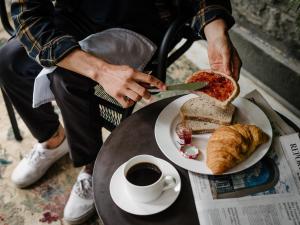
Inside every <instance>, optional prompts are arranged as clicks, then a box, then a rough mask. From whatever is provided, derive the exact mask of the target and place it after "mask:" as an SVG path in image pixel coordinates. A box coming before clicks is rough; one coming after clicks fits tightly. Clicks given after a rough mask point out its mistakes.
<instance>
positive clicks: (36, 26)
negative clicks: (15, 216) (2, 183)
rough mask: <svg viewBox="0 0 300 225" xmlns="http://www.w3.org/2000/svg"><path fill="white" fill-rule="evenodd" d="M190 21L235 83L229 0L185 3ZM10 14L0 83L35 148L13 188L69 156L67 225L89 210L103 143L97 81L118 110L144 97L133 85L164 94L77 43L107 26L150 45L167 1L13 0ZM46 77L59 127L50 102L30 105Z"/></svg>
mask: <svg viewBox="0 0 300 225" xmlns="http://www.w3.org/2000/svg"><path fill="white" fill-rule="evenodd" d="M184 2H185V3H188V4H190V5H189V6H190V7H191V8H192V10H191V15H190V16H191V17H192V16H195V32H197V34H198V35H201V36H202V37H203V38H206V39H207V41H208V56H209V62H210V65H211V68H212V69H213V70H218V71H221V72H224V73H226V74H229V75H232V76H234V78H235V79H238V76H239V71H240V67H241V61H240V59H239V56H238V53H237V51H236V50H235V48H234V47H233V45H232V43H231V41H230V38H229V36H228V29H229V28H230V27H231V26H232V25H233V24H234V19H233V18H232V16H231V14H230V13H231V6H230V2H229V0H227V1H225V0H215V1H209V0H201V1H199V0H184ZM11 13H12V17H13V20H14V23H15V27H16V32H17V35H16V37H13V38H12V39H10V40H9V41H8V42H7V44H6V45H5V46H4V47H2V48H1V49H0V55H1V57H0V81H1V85H2V86H3V88H4V90H5V92H6V93H7V95H8V96H9V98H10V99H11V101H12V103H13V105H14V107H15V109H16V110H17V111H18V113H19V114H20V116H21V118H22V119H23V120H24V122H25V124H26V125H27V127H28V128H29V130H30V132H31V133H32V135H33V136H34V137H35V138H36V140H37V142H38V143H37V144H36V145H35V146H34V147H33V149H32V151H31V152H30V154H29V155H28V156H27V157H25V158H24V159H22V160H21V162H20V163H19V165H18V166H17V167H16V168H15V170H14V172H13V174H12V181H13V182H14V183H15V184H16V185H17V186H18V187H20V188H23V187H27V186H29V185H31V184H33V183H34V182H36V181H37V180H38V179H39V178H41V177H42V176H43V175H44V174H45V172H46V171H47V169H48V168H49V167H50V166H51V165H52V164H53V163H54V162H55V161H57V160H58V159H59V158H61V157H62V156H64V155H65V154H67V153H68V152H69V153H70V157H71V159H72V161H73V163H74V166H75V167H81V166H84V169H83V170H82V171H81V172H80V174H79V176H78V178H77V181H76V183H75V185H74V187H73V189H72V191H71V194H70V198H69V200H68V202H67V204H66V206H65V210H64V218H65V220H67V221H68V222H70V223H78V222H83V221H84V220H86V219H87V218H88V217H89V216H90V215H91V213H92V212H93V211H94V202H93V197H92V196H93V195H92V180H91V174H92V170H93V163H94V161H95V159H96V156H97V153H98V151H99V150H100V148H101V145H102V138H101V123H100V122H99V115H100V113H99V105H98V103H97V99H96V97H95V96H94V94H93V93H94V92H93V88H94V86H95V85H97V84H100V85H101V86H103V88H104V89H105V91H106V92H107V93H108V94H109V95H111V96H112V97H114V98H115V99H116V100H117V101H118V102H119V103H120V104H121V105H122V106H123V107H125V108H126V107H130V106H132V105H133V104H134V103H135V102H137V101H139V100H140V99H142V98H145V99H149V98H150V96H151V95H150V94H149V92H148V91H147V90H146V89H145V88H144V87H143V86H142V85H141V84H140V83H141V82H144V83H148V84H150V85H153V86H155V87H157V88H160V89H164V88H165V85H164V83H163V82H162V81H160V80H158V79H157V78H155V76H151V75H147V74H144V73H142V72H140V71H137V70H135V69H133V68H131V67H129V66H128V65H112V64H109V63H107V62H105V61H104V60H102V59H100V58H97V57H95V56H93V55H91V54H89V53H86V52H84V51H82V50H81V49H80V46H79V44H78V41H80V40H82V39H84V38H85V37H87V36H89V35H90V34H93V33H97V32H101V31H103V30H105V29H108V28H114V27H121V28H127V29H129V30H133V31H135V32H137V33H140V34H142V35H144V36H146V37H148V38H149V39H150V40H152V41H153V42H154V43H156V44H157V46H159V45H160V43H161V41H162V38H163V36H164V34H165V31H166V29H167V28H168V26H169V24H170V23H171V22H172V20H173V19H174V18H175V17H176V10H174V6H173V4H172V1H171V0H150V1H141V0H101V1H94V0H86V1H80V0H57V1H55V5H53V3H52V1H51V0H30V1H29V0H23V1H19V0H14V1H12V6H11ZM51 66H58V68H57V69H56V70H55V72H53V73H51V74H50V75H49V80H50V84H51V85H50V87H51V90H52V92H53V94H54V96H55V99H56V102H57V105H58V107H59V108H60V110H61V114H62V118H63V121H64V128H63V126H62V125H61V124H60V123H59V120H58V116H57V115H56V114H55V113H54V110H53V107H52V105H51V103H46V104H43V105H41V106H40V107H38V108H32V94H33V85H34V79H35V78H36V76H37V75H38V73H39V72H40V71H41V69H42V68H43V67H51Z"/></svg>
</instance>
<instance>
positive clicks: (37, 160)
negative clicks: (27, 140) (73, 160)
mask: <svg viewBox="0 0 300 225" xmlns="http://www.w3.org/2000/svg"><path fill="white" fill-rule="evenodd" d="M68 150H69V147H68V144H67V139H66V138H65V140H64V141H63V142H62V143H61V144H60V145H59V146H58V147H57V148H56V149H51V150H49V149H46V148H45V147H44V146H43V144H40V143H37V144H35V146H34V147H33V149H32V150H31V152H30V153H29V154H28V155H26V156H25V157H24V158H23V159H22V160H21V162H20V163H19V164H18V166H17V167H16V168H15V169H14V171H13V173H12V175H11V180H12V181H13V183H15V185H16V186H17V187H19V188H24V187H27V186H29V185H31V184H33V183H34V182H36V181H37V180H38V179H40V178H41V177H42V176H43V175H44V174H45V173H46V171H47V170H48V168H49V167H50V166H51V165H52V164H53V163H54V162H55V161H57V160H58V159H60V158H61V157H62V156H64V155H65V154H67V153H68Z"/></svg>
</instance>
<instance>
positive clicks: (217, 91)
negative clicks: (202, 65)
mask: <svg viewBox="0 0 300 225" xmlns="http://www.w3.org/2000/svg"><path fill="white" fill-rule="evenodd" d="M200 81H202V82H208V85H207V86H206V87H204V88H202V89H201V90H199V91H195V92H194V93H195V94H198V95H204V96H205V98H207V99H208V100H210V101H211V102H212V104H214V105H216V106H219V107H221V108H226V107H227V105H228V104H229V103H230V102H232V101H233V100H234V99H235V98H236V96H237V95H238V94H239V92H240V91H239V85H238V83H237V82H236V81H235V80H234V79H233V78H232V77H231V76H228V75H226V74H223V73H220V72H213V71H210V70H200V71H197V72H196V73H194V74H192V75H191V76H189V77H188V78H187V79H186V83H192V82H200Z"/></svg>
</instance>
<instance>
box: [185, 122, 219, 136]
mask: <svg viewBox="0 0 300 225" xmlns="http://www.w3.org/2000/svg"><path fill="white" fill-rule="evenodd" d="M185 123H186V125H187V126H188V127H190V128H192V132H193V134H206V133H212V132H214V131H215V130H216V129H217V128H219V127H220V124H216V123H210V122H205V121H199V120H185Z"/></svg>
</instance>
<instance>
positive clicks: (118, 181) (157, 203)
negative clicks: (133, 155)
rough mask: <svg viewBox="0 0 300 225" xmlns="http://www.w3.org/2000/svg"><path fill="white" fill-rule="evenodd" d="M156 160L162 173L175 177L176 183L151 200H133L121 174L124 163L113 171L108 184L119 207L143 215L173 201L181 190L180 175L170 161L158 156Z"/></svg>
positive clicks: (167, 205)
mask: <svg viewBox="0 0 300 225" xmlns="http://www.w3.org/2000/svg"><path fill="white" fill-rule="evenodd" d="M158 160H159V165H160V167H161V169H162V170H163V173H164V174H166V175H171V176H173V177H174V178H175V179H176V183H177V185H176V186H175V187H174V188H171V189H168V190H166V191H164V192H163V193H162V194H161V195H160V197H158V198H157V199H156V200H154V201H152V202H147V203H140V202H136V201H133V200H132V199H131V198H130V196H129V195H128V194H127V191H126V187H125V178H124V176H123V169H124V166H125V163H124V164H122V165H121V166H120V167H119V168H118V169H117V170H116V171H115V173H114V174H113V176H112V178H111V180H110V185H109V190H110V195H111V197H112V199H113V201H114V202H115V203H116V205H117V206H118V207H119V208H121V209H123V210H124V211H126V212H128V213H131V214H134V215H143V216H145V215H152V214H155V213H159V212H161V211H163V210H165V209H167V208H168V207H169V206H171V205H172V204H173V202H175V200H176V199H177V197H178V195H179V193H180V190H181V179H180V176H179V174H178V172H177V170H176V169H175V167H173V166H172V165H171V164H170V163H168V162H167V161H165V160H162V159H159V158H158Z"/></svg>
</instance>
